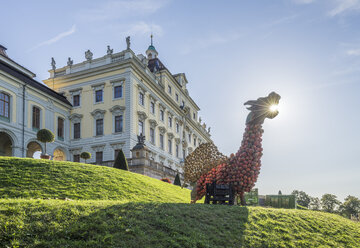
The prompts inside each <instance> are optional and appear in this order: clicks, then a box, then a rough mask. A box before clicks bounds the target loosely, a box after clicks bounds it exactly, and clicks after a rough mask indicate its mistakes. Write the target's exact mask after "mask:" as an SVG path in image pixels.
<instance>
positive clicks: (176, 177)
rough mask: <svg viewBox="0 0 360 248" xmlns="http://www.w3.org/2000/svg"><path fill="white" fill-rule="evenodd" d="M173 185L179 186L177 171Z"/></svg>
mask: <svg viewBox="0 0 360 248" xmlns="http://www.w3.org/2000/svg"><path fill="white" fill-rule="evenodd" d="M174 185H178V186H181V181H180V176H179V173H177V174H176V176H175V180H174Z"/></svg>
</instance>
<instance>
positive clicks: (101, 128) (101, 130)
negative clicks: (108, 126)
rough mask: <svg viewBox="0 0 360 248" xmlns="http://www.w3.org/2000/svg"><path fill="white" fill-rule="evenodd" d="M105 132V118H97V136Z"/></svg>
mask: <svg viewBox="0 0 360 248" xmlns="http://www.w3.org/2000/svg"><path fill="white" fill-rule="evenodd" d="M103 134H104V120H103V119H97V120H96V136H98V135H103Z"/></svg>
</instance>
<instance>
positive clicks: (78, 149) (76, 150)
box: [69, 147, 82, 155]
mask: <svg viewBox="0 0 360 248" xmlns="http://www.w3.org/2000/svg"><path fill="white" fill-rule="evenodd" d="M81 151H82V147H74V148H71V149H69V152H71V153H72V154H73V155H80V154H81Z"/></svg>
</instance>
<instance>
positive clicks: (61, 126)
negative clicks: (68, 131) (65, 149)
mask: <svg viewBox="0 0 360 248" xmlns="http://www.w3.org/2000/svg"><path fill="white" fill-rule="evenodd" d="M57 136H58V138H60V139H62V140H63V139H64V119H63V118H60V117H58V129H57Z"/></svg>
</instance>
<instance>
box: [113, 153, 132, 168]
mask: <svg viewBox="0 0 360 248" xmlns="http://www.w3.org/2000/svg"><path fill="white" fill-rule="evenodd" d="M114 168H117V169H121V170H126V171H128V170H129V166H128V163H127V160H126V157H125V154H124V152H123V150H120V151H119V153H118V155H117V156H116V159H115V163H114Z"/></svg>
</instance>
